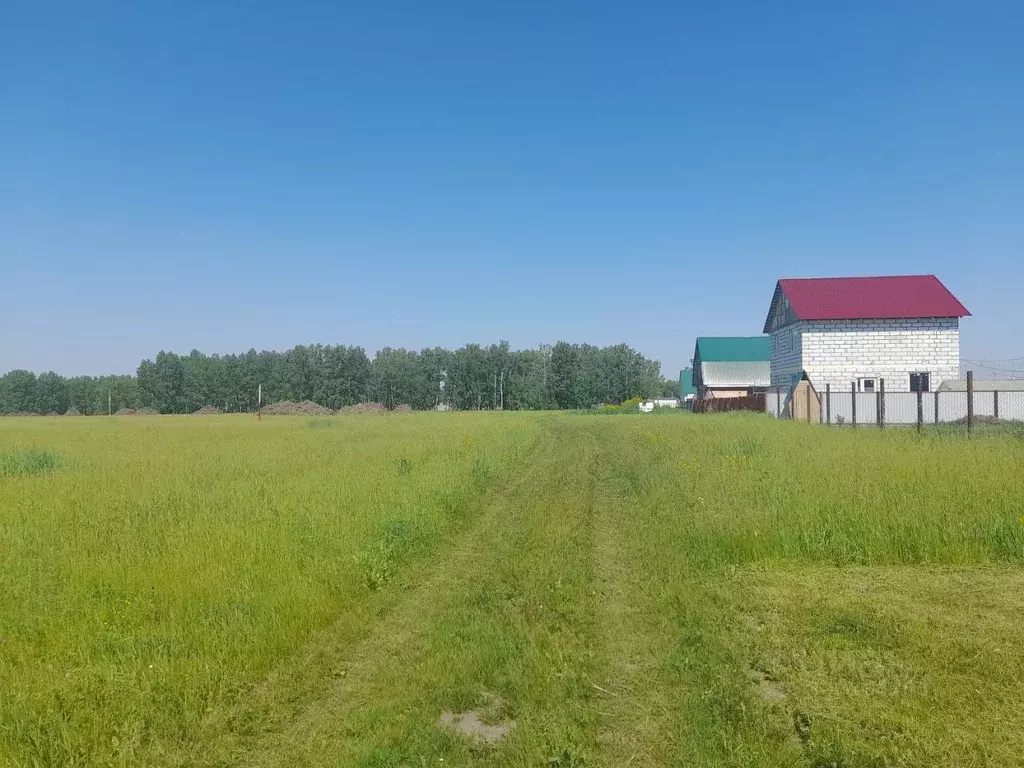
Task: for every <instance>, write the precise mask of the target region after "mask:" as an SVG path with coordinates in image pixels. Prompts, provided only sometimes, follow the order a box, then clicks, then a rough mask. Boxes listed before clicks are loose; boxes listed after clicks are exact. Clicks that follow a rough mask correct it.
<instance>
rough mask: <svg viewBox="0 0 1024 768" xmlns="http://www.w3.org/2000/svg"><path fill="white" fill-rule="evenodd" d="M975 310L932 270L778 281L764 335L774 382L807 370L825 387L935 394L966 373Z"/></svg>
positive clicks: (783, 381) (781, 384)
mask: <svg viewBox="0 0 1024 768" xmlns="http://www.w3.org/2000/svg"><path fill="white" fill-rule="evenodd" d="M969 315H970V312H968V311H967V309H966V308H964V306H963V304H961V303H960V302H959V301H958V300H957V298H956V297H955V296H954V295H953V294H952V293H950V292H949V290H948V289H947V288H946V287H945V286H944V285H943V284H942V283H941V282H939V280H938V278H936V277H935V276H934V275H909V276H899V277H838V278H813V279H797V280H780V281H779V282H778V284H777V285H776V287H775V295H774V297H773V298H772V303H771V307H770V309H769V311H768V318H767V320H766V321H765V326H764V332H765V333H767V334H770V338H771V380H772V386H775V387H787V388H788V387H790V386H791V385H792V384H793V382H794V381H795V380H796V379H797V378H798V377H799V376H800V374H802V373H806V374H807V377H808V379H810V381H811V383H812V384H813V385H814V388H815V389H816V390H817V391H818V392H819V393H821V392H823V391H824V390H825V385H826V384H828V385H830V386H831V388H832V389H833V390H834V391H835V390H840V391H847V392H848V391H850V388H851V386H856V388H857V390H858V391H861V392H873V391H876V389H877V388H879V387H880V381H881V380H882V379H884V380H885V388H886V390H887V391H891V392H908V391H912V390H915V389H917V388H921V389H922V390H923V391H934V390H936V389H938V388H939V385H940V384H942V382H943V381H944V380H946V379H957V378H959V375H960V318H961V317H967V316H969Z"/></svg>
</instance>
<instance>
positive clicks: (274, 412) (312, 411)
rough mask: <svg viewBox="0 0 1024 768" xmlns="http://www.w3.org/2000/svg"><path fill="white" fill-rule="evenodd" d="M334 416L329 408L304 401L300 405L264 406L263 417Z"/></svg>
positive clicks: (277, 404) (287, 403)
mask: <svg viewBox="0 0 1024 768" xmlns="http://www.w3.org/2000/svg"><path fill="white" fill-rule="evenodd" d="M333 414H334V411H332V410H331V409H330V408H327V407H326V406H323V405H320V404H318V403H314V402H312V401H310V400H306V401H305V402H302V403H289V402H284V403H271V404H270V405H267V406H264V408H263V415H264V416H331V415H333Z"/></svg>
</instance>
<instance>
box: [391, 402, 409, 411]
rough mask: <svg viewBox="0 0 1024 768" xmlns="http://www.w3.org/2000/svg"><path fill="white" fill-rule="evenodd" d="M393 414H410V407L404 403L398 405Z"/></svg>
mask: <svg viewBox="0 0 1024 768" xmlns="http://www.w3.org/2000/svg"><path fill="white" fill-rule="evenodd" d="M395 413H412V406H411V405H406V404H405V403H399V404H398V405H396V406H395Z"/></svg>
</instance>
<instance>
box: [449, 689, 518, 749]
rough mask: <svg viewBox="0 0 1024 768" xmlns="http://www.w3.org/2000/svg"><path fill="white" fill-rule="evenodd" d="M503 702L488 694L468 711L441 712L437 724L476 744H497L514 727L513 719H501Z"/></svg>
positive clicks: (498, 697)
mask: <svg viewBox="0 0 1024 768" xmlns="http://www.w3.org/2000/svg"><path fill="white" fill-rule="evenodd" d="M502 709H504V702H503V701H502V699H501V697H500V696H495V695H493V694H488V695H487V696H486V704H485V705H484V706H483V707H481V708H480V709H471V710H469V711H468V712H442V713H441V717H440V718H439V720H438V723H437V724H438V725H439V726H440V727H441V728H444V729H445V730H449V731H452V732H454V733H457V734H459V735H460V736H465V737H466V738H467V739H469V740H470V741H474V742H476V743H478V744H497V743H498V742H500V741H502V740H504V739H505V737H506V736H508V735H509V734H510V733H512V731H514V730H515V728H516V721H515V720H501V719H500V715H501V711H502Z"/></svg>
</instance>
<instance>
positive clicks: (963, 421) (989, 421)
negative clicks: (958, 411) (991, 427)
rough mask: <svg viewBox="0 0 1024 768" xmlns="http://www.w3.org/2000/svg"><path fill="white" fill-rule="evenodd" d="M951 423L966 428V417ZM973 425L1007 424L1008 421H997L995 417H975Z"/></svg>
mask: <svg viewBox="0 0 1024 768" xmlns="http://www.w3.org/2000/svg"><path fill="white" fill-rule="evenodd" d="M951 423H953V424H957V425H959V426H961V427H966V426H967V417H966V416H964V417H963V418H962V419H957V420H956V421H954V422H951ZM974 423H975V424H1009V422H1008V421H1005V420H1003V419H997V418H996V417H995V416H975V417H974Z"/></svg>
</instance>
